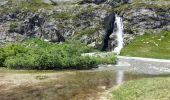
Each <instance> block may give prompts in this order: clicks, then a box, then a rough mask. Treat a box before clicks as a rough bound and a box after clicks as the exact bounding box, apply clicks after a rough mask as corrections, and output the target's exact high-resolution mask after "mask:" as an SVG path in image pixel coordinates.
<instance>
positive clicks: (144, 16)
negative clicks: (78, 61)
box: [0, 0, 170, 50]
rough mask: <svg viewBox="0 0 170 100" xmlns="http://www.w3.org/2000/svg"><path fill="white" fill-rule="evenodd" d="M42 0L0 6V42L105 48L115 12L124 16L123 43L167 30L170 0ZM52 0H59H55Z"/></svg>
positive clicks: (169, 24) (111, 30)
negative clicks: (61, 0) (29, 41)
mask: <svg viewBox="0 0 170 100" xmlns="http://www.w3.org/2000/svg"><path fill="white" fill-rule="evenodd" d="M19 1H23V0H19ZM19 1H18V2H19ZM45 1H46V2H47V1H48V3H44V2H38V3H37V2H36V3H30V4H29V3H28V2H24V1H23V2H22V4H24V6H23V5H20V3H18V2H17V3H16V2H15V4H12V3H11V2H8V3H5V4H3V5H1V7H0V44H2V43H6V42H12V41H22V40H23V39H25V38H35V37H39V38H42V39H44V40H46V41H51V42H64V41H68V40H79V41H81V42H84V43H86V44H87V45H89V46H93V47H95V48H98V49H102V50H107V49H108V47H109V41H110V34H111V33H112V32H113V29H114V25H115V24H114V14H115V13H117V14H119V15H120V16H122V17H123V20H124V26H125V27H124V28H125V29H124V30H125V35H124V37H125V43H129V42H130V41H131V40H132V39H133V37H134V36H135V35H136V34H137V35H142V34H144V33H145V32H153V33H158V32H159V31H162V30H169V29H170V6H169V5H170V4H169V1H166V3H165V1H164V0H163V1H164V3H162V4H160V3H157V2H156V1H150V2H145V0H143V1H141V2H142V3H141V2H140V3H139V2H137V1H135V0H79V1H74V3H72V4H65V5H64V6H63V4H61V5H60V4H59V5H51V4H49V1H50V0H45ZM53 1H55V2H56V3H58V0H53ZM67 1H68V2H69V0H67ZM158 1H161V0H158ZM72 2H73V1H72ZM146 4H147V5H146ZM157 4H160V5H161V6H158V5H157ZM165 4H166V5H165ZM134 5H135V6H134ZM150 5H154V6H150ZM162 5H163V7H162Z"/></svg>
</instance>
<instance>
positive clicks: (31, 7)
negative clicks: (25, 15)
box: [1, 0, 54, 13]
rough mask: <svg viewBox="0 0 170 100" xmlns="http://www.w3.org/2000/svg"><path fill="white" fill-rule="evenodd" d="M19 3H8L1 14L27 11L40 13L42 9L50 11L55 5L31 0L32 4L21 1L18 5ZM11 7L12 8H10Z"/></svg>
mask: <svg viewBox="0 0 170 100" xmlns="http://www.w3.org/2000/svg"><path fill="white" fill-rule="evenodd" d="M16 2H17V1H14V2H13V1H11V2H9V3H8V5H7V6H6V7H4V8H3V9H2V10H1V12H3V13H8V12H17V11H20V10H21V9H22V10H26V11H31V12H35V11H38V10H39V9H41V8H44V9H50V8H52V7H53V6H54V5H51V4H47V3H44V2H43V1H42V0H31V1H30V2H28V1H20V2H19V3H16ZM8 6H10V7H8Z"/></svg>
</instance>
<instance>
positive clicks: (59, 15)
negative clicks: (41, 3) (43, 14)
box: [51, 12, 76, 20]
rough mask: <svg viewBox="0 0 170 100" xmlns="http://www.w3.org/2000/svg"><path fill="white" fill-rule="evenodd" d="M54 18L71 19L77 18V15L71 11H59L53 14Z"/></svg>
mask: <svg viewBox="0 0 170 100" xmlns="http://www.w3.org/2000/svg"><path fill="white" fill-rule="evenodd" d="M51 16H52V17H53V18H59V19H62V20H69V19H75V18H76V16H75V15H72V14H71V13H66V12H57V13H54V14H53V15H51Z"/></svg>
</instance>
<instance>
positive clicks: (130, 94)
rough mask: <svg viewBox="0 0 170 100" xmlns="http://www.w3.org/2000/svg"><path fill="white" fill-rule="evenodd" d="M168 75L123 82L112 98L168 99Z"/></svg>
mask: <svg viewBox="0 0 170 100" xmlns="http://www.w3.org/2000/svg"><path fill="white" fill-rule="evenodd" d="M169 84H170V77H165V78H146V79H141V80H134V81H129V82H125V83H124V84H123V86H121V87H120V88H119V89H118V90H116V91H114V92H113V93H112V94H113V98H112V100H170V85H169Z"/></svg>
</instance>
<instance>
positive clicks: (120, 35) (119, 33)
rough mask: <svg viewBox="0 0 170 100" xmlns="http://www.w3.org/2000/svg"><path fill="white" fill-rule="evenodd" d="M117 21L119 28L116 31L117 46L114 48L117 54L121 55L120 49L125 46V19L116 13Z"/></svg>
mask: <svg viewBox="0 0 170 100" xmlns="http://www.w3.org/2000/svg"><path fill="white" fill-rule="evenodd" d="M115 23H116V26H117V30H116V32H115V34H116V42H117V47H116V48H115V49H114V50H113V52H114V53H116V54H117V55H119V54H120V51H121V50H122V48H123V21H122V18H121V17H119V16H118V15H115Z"/></svg>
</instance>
